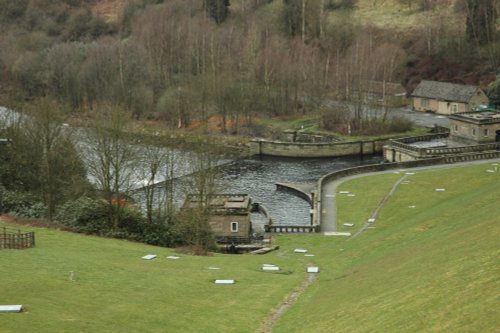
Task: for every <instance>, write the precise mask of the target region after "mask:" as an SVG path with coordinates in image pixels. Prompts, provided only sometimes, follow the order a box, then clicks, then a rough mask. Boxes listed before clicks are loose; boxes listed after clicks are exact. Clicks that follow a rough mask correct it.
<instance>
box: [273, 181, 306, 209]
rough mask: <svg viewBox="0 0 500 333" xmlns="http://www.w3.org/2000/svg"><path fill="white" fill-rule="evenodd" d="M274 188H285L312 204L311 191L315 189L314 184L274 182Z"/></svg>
mask: <svg viewBox="0 0 500 333" xmlns="http://www.w3.org/2000/svg"><path fill="white" fill-rule="evenodd" d="M276 188H277V189H278V190H285V191H289V192H291V193H293V194H295V195H296V196H298V197H299V198H302V199H304V200H305V201H307V202H308V203H309V204H310V205H311V206H312V204H313V197H314V194H313V192H314V190H315V185H314V184H292V183H276Z"/></svg>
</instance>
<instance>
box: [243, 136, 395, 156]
mask: <svg viewBox="0 0 500 333" xmlns="http://www.w3.org/2000/svg"><path fill="white" fill-rule="evenodd" d="M387 142H388V140H367V141H348V142H329V143H298V142H281V141H269V140H264V139H254V140H252V141H250V143H249V144H250V152H251V154H252V155H260V156H279V157H305V158H314V157H338V156H353V155H360V156H361V155H373V154H378V153H381V152H382V149H383V146H384V144H386V143H387Z"/></svg>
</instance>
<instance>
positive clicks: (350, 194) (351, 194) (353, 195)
mask: <svg viewBox="0 0 500 333" xmlns="http://www.w3.org/2000/svg"><path fill="white" fill-rule="evenodd" d="M347 196H348V197H355V196H356V194H353V193H349V194H348V195H347Z"/></svg>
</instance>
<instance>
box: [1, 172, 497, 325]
mask: <svg viewBox="0 0 500 333" xmlns="http://www.w3.org/2000/svg"><path fill="white" fill-rule="evenodd" d="M492 168H493V167H492V166H491V165H490V164H484V165H479V166H472V167H456V168H453V169H446V170H431V171H421V172H417V173H416V174H415V175H411V176H409V183H408V184H404V185H403V184H402V185H400V187H399V188H398V189H397V191H396V192H395V195H394V196H393V197H392V198H391V199H390V200H389V201H388V202H387V204H386V206H385V207H384V208H383V209H382V211H381V213H380V215H379V218H378V219H377V221H376V222H375V223H374V225H373V226H374V227H375V228H373V229H367V230H365V232H364V233H362V234H361V235H360V236H359V237H357V238H355V239H353V240H350V241H348V240H346V238H332V237H321V236H318V235H311V236H306V235H297V236H294V235H287V236H280V237H277V238H276V239H275V243H279V244H280V245H281V248H280V250H279V251H278V252H275V253H270V254H267V255H264V256H249V255H247V256H230V255H219V254H217V255H214V256H211V257H191V256H184V255H181V258H180V259H179V260H169V259H167V258H166V257H167V256H168V255H172V254H175V253H174V252H173V251H172V250H170V249H165V248H156V247H151V246H147V245H142V244H136V243H131V242H124V241H119V240H108V239H101V238H95V237H88V236H82V235H77V234H71V233H67V232H60V231H55V230H47V229H36V237H37V246H36V248H33V249H28V250H2V251H0V266H1V267H2V270H0V303H2V304H24V305H25V306H26V312H25V313H21V314H4V315H1V316H0V327H1V331H2V332H33V330H34V329H36V331H37V332H69V331H80V332H123V331H127V332H138V331H143V332H222V331H223V332H256V331H257V329H258V328H259V327H260V324H261V322H262V321H264V319H265V318H266V317H267V316H268V315H269V314H270V313H271V310H272V309H273V308H276V307H278V305H279V304H280V302H281V301H282V300H283V299H284V298H285V297H286V295H287V294H289V293H290V292H291V291H292V290H293V289H294V288H296V287H297V286H298V285H300V284H301V283H302V282H303V281H304V279H305V273H304V267H305V266H306V265H307V263H314V264H317V265H319V266H320V269H321V272H320V273H319V274H318V278H317V279H316V280H315V281H314V282H313V284H312V285H311V286H310V287H309V288H308V289H306V291H305V292H304V293H303V294H302V295H301V296H300V298H299V300H298V302H297V303H295V304H294V305H293V306H292V307H291V308H289V310H288V311H287V312H286V313H285V315H284V316H283V317H282V318H281V320H280V321H278V323H277V324H276V326H275V327H274V330H273V332H301V333H302V332H433V331H434V332H443V331H447V332H492V331H494V330H495V329H497V328H498V327H499V325H500V320H499V319H498V318H499V316H498V308H499V306H500V299H499V297H498V295H499V294H500V293H499V292H500V281H499V278H498V277H499V276H500V274H499V273H500V269H499V268H500V262H499V259H498V258H499V255H500V249H499V246H498V239H499V236H500V228H499V225H498V221H499V218H498V216H500V205H499V204H498V202H499V200H500V172H496V173H489V172H486V170H487V169H492ZM400 176H401V174H399V175H396V174H386V175H380V176H371V177H370V178H368V179H363V178H360V179H356V180H352V181H349V182H347V183H344V184H343V185H342V186H343V187H342V188H340V189H339V190H343V189H345V190H349V191H351V192H352V193H356V196H355V197H349V201H343V202H339V210H340V211H339V216H340V217H342V216H344V217H345V216H347V215H351V219H350V221H351V222H353V223H355V224H356V226H360V225H361V223H362V222H364V221H366V218H367V217H368V216H369V214H370V213H371V211H372V210H373V209H374V208H375V207H374V206H376V204H377V203H378V202H379V201H380V199H381V198H382V197H383V196H384V195H385V194H386V192H387V191H388V189H389V188H390V187H391V186H392V184H394V182H395V181H396V180H397V179H398V178H399V177H400ZM438 187H439V188H445V189H446V191H445V192H436V191H435V188H438ZM368 188H369V190H368ZM409 206H415V207H414V208H410V207H409ZM346 218H347V217H346ZM297 247H305V248H307V249H308V250H309V252H310V253H312V254H314V255H315V256H314V257H304V256H303V255H299V254H294V253H293V249H294V248H297ZM148 253H154V254H157V255H159V258H158V259H156V260H153V261H144V260H141V259H140V257H141V256H143V255H145V254H148ZM263 263H272V264H276V265H279V266H280V267H282V268H283V269H285V270H287V271H290V272H291V274H270V273H262V272H260V271H259V268H260V266H261V265H262V264H263ZM208 267H218V268H220V269H219V270H210V269H208ZM70 271H73V272H75V281H70V280H69V279H68V274H69V272H70ZM214 279H236V280H237V284H235V285H230V286H220V285H214V284H213V283H212V280H214Z"/></svg>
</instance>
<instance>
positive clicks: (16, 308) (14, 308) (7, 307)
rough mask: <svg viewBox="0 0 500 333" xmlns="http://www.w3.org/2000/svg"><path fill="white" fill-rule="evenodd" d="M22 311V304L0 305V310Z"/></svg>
mask: <svg viewBox="0 0 500 333" xmlns="http://www.w3.org/2000/svg"><path fill="white" fill-rule="evenodd" d="M21 311H23V306H22V305H20V304H16V305H0V312H5V313H6V312H21Z"/></svg>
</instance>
